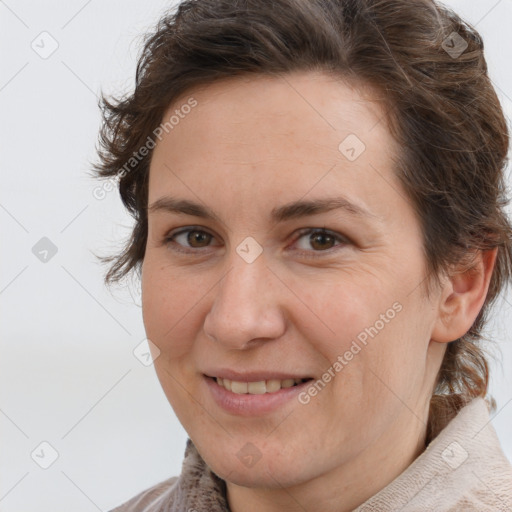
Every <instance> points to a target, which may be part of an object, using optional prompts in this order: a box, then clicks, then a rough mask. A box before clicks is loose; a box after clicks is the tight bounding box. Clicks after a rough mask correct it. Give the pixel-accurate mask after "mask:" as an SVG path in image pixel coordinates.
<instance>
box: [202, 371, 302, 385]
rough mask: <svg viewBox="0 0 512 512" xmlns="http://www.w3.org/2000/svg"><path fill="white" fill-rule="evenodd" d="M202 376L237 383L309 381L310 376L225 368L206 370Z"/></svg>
mask: <svg viewBox="0 0 512 512" xmlns="http://www.w3.org/2000/svg"><path fill="white" fill-rule="evenodd" d="M204 374H205V375H206V376H207V377H219V378H221V379H229V380H234V381H237V382H260V381H262V380H286V379H309V378H311V375H310V374H307V373H304V374H302V375H298V374H297V373H284V372H277V371H276V372H274V371H269V370H253V371H246V372H241V371H235V370H230V369H227V368H219V369H218V370H215V369H213V370H206V371H204Z"/></svg>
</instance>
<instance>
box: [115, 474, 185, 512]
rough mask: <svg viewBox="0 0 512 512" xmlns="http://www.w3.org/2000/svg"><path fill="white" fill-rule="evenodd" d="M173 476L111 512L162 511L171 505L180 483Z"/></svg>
mask: <svg viewBox="0 0 512 512" xmlns="http://www.w3.org/2000/svg"><path fill="white" fill-rule="evenodd" d="M178 478H179V477H177V476H173V477H171V478H168V479H167V480H164V481H162V482H159V483H158V484H156V485H154V486H152V487H150V488H148V489H146V490H144V491H142V492H141V493H139V494H137V495H136V496H134V497H133V498H131V499H129V500H128V501H126V502H124V503H123V504H122V505H119V506H118V507H116V508H114V509H112V510H111V511H110V512H157V511H160V510H162V505H163V504H169V502H170V500H171V499H172V494H173V490H174V488H175V486H176V482H177V481H178Z"/></svg>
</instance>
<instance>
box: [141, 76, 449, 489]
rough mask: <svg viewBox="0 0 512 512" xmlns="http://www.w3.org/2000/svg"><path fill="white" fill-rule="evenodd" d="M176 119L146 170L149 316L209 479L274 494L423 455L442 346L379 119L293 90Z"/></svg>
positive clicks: (274, 82) (318, 84)
mask: <svg viewBox="0 0 512 512" xmlns="http://www.w3.org/2000/svg"><path fill="white" fill-rule="evenodd" d="M186 104H188V105H193V107H192V108H183V105H186ZM176 110H178V112H176ZM178 114H179V115H178ZM171 115H175V116H176V115H178V117H176V119H178V118H179V121H176V119H174V120H173V122H172V129H169V126H170V125H168V130H167V132H168V133H166V132H165V131H164V132H163V136H162V138H161V140H159V141H158V142H157V145H156V148H155V150H154V154H153V157H152V162H151V168H150V180H149V205H150V209H149V214H148V241H147V247H146V254H145V259H144V263H143V272H142V301H143V316H144V324H145V328H146V332H147V337H148V338H149V339H150V340H151V341H152V342H153V343H154V344H155V345H156V346H157V347H158V349H159V351H160V354H159V356H158V357H157V358H156V360H155V368H156V371H157V374H158V377H159V379H160V382H161V384H162V387H163V389H164V392H165V394H166V396H167V398H168V400H169V402H170V403H171V405H172V407H173V409H174V411H175V413H176V414H177V416H178V418H179V420H180V421H181V423H182V424H183V426H184V428H185V429H186V431H187V433H188V434H189V436H190V437H191V438H192V440H193V442H194V443H195V445H196V447H197V448H198V450H199V452H200V454H201V455H202V456H203V458H204V459H205V461H206V462H207V464H208V465H209V466H210V467H211V468H212V469H213V471H214V472H215V473H217V474H218V475H219V476H220V477H221V478H223V479H226V480H227V481H229V482H232V483H234V484H237V485H244V486H248V487H268V488H279V487H283V486H284V487H288V486H292V485H295V484H300V483H303V482H306V481H309V480H312V479H315V478H316V477H319V476H321V475H327V474H329V473H333V472H336V471H338V472H340V471H343V468H345V469H346V468H351V469H352V471H351V472H348V471H346V477H347V478H350V475H351V474H354V475H355V474H356V473H357V471H355V468H358V469H364V468H366V469H367V471H366V474H368V471H370V470H371V471H374V467H375V465H376V464H377V465H379V464H386V462H385V461H386V460H387V458H389V457H388V456H391V455H392V454H393V456H394V457H395V458H396V453H397V446H400V447H402V448H403V453H409V454H410V453H411V451H412V452H416V451H417V450H418V449H421V445H422V442H423V436H424V432H425V421H426V419H427V413H428V403H429V398H430V395H431V393H432V386H433V382H434V378H435V374H436V372H437V370H438V366H439V364H440V362H441V359H442V355H443V352H444V350H443V349H444V345H441V344H439V343H435V342H433V341H431V333H432V330H433V326H434V323H435V322H436V319H437V308H436V307H435V302H434V301H435V300H436V299H435V294H434V295H433V296H431V298H430V299H427V298H426V296H425V294H424V289H423V287H424V279H425V261H424V257H423V251H422V237H421V230H420V226H419V223H418V220H417V218H416V217H415V215H414V214H413V210H412V206H411V204H410V202H409V201H408V199H407V196H406V194H405V192H404V191H403V189H402V188H401V186H400V185H399V183H398V181H397V179H396V178H395V176H394V172H393V162H392V157H393V155H394V154H397V153H398V151H399V150H400V148H399V147H398V146H397V144H396V143H395V141H394V140H393V139H392V138H391V135H390V134H389V132H388V129H387V127H386V122H385V119H384V111H383V110H382V108H381V106H380V104H379V103H378V102H377V101H373V100H372V98H371V97H370V96H363V95H362V92H361V91H360V90H359V91H358V90H354V89H351V88H349V87H348V86H347V85H345V84H344V83H342V82H340V81H339V80H335V79H334V78H332V77H331V78H330V77H329V76H328V75H326V74H322V73H293V74H288V75H286V76H285V77H282V78H270V77H262V76H261V77H257V78H254V77H251V78H238V79H231V80H226V81H222V82H217V83H214V84H213V85H210V86H208V87H204V88H201V89H195V90H193V91H190V92H189V93H188V94H187V95H183V97H182V98H181V99H180V100H179V101H177V102H176V103H174V104H173V105H172V107H171V108H170V109H169V110H168V112H167V113H166V115H165V116H164V122H165V121H167V120H168V119H169V118H170V117H171ZM151 207H153V208H151ZM440 347H441V348H440ZM212 377H220V378H223V379H227V380H228V382H225V381H224V380H222V385H219V384H218V383H217V382H216V381H215V380H214V379H213V378H212ZM290 379H311V380H309V381H307V382H304V383H302V384H300V385H296V386H293V387H287V386H290V384H291V382H290ZM229 381H235V382H234V383H232V382H229ZM269 381H271V382H269ZM293 382H294V381H293ZM246 383H249V384H246ZM228 388H231V390H229V389H228ZM410 462H411V460H408V461H407V464H408V463H410ZM402 469H403V468H402Z"/></svg>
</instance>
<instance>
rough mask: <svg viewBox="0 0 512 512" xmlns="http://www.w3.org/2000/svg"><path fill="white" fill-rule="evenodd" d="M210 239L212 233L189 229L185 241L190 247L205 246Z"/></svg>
mask: <svg viewBox="0 0 512 512" xmlns="http://www.w3.org/2000/svg"><path fill="white" fill-rule="evenodd" d="M211 239H212V235H210V234H209V233H206V232H205V231H195V230H190V231H188V232H187V242H188V243H189V244H190V247H207V246H208V244H209V243H210V241H211Z"/></svg>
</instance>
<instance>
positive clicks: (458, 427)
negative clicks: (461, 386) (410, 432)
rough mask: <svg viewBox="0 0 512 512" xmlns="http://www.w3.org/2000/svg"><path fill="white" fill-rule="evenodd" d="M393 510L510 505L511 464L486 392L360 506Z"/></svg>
mask: <svg viewBox="0 0 512 512" xmlns="http://www.w3.org/2000/svg"><path fill="white" fill-rule="evenodd" d="M394 510H401V511H402V512H421V511H425V510H436V511H443V512H461V511H464V512H493V511H498V510H503V511H505V510H512V465H511V464H510V462H509V461H508V459H507V458H506V456H505V454H504V453H503V451H502V449H501V446H500V443H499V440H498V437H497V435H496V432H495V430H494V428H493V427H492V424H491V418H490V416H489V411H488V409H487V405H486V403H485V401H484V400H483V399H482V398H476V399H474V400H473V401H472V402H470V403H469V404H468V405H467V406H466V407H464V408H462V409H461V410H460V411H459V413H458V414H457V416H456V417H455V418H454V419H453V420H452V421H451V422H450V423H449V424H448V425H447V426H446V427H445V429H443V430H442V431H441V432H440V433H439V435H438V436H437V437H436V438H435V439H434V440H433V441H432V442H431V443H430V444H429V446H428V447H427V449H426V450H425V451H424V452H423V453H422V454H421V455H420V456H419V457H418V458H417V459H416V460H415V461H414V462H413V463H412V464H411V465H410V466H409V467H408V468H407V469H406V470H405V471H404V472H403V473H402V474H401V475H399V476H398V477H397V478H396V479H395V480H394V481H393V482H391V483H390V484H389V485H388V486H387V487H385V488H384V489H382V490H381V491H380V492H379V493H377V494H376V495H375V496H373V497H372V498H370V499H369V500H368V501H367V502H365V503H363V504H362V505H361V506H360V507H358V508H357V509H356V511H357V512H373V511H379V512H391V511H394ZM356 511H355V512H356Z"/></svg>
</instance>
